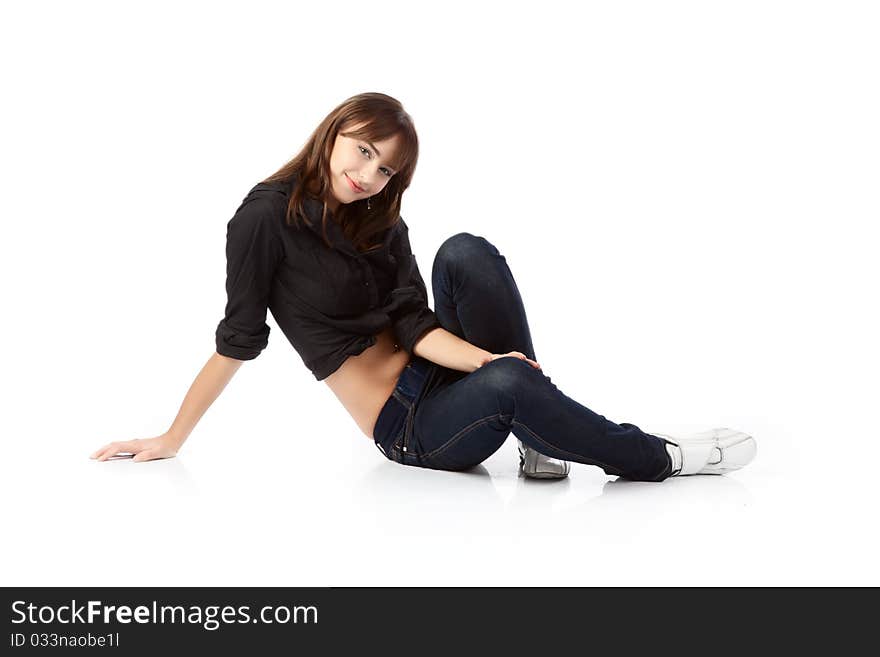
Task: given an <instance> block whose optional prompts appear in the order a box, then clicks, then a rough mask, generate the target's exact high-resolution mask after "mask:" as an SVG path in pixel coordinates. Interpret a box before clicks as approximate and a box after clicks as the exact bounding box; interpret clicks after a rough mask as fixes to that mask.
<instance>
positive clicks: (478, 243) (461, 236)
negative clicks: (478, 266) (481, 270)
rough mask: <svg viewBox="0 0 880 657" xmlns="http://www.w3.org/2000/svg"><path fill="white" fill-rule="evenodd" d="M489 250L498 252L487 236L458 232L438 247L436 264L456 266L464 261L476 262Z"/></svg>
mask: <svg viewBox="0 0 880 657" xmlns="http://www.w3.org/2000/svg"><path fill="white" fill-rule="evenodd" d="M487 252H490V253H497V250H496V249H495V247H494V246H493V245H492V243H491V242H489V240H487V239H486V238H485V237H480V236H479V235H473V234H471V233H456V234H455V235H453V236H452V237H448V238H446V240H445V241H444V242H443V244H441V245H440V248H439V249H437V255H436V256H435V257H434V265H435V267H436V266H438V265H439V266H445V267H452V268H454V267H457V266H459V265H460V264H463V263H468V262H475V259H477V258H479V257H481V256H483V255H485V254H486V253H487Z"/></svg>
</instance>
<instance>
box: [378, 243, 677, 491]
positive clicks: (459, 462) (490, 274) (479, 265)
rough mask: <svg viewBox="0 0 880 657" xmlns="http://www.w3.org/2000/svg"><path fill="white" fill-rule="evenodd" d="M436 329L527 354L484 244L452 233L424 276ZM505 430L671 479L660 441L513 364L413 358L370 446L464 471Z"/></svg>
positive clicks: (503, 263)
mask: <svg viewBox="0 0 880 657" xmlns="http://www.w3.org/2000/svg"><path fill="white" fill-rule="evenodd" d="M431 283H432V287H433V292H434V306H435V311H434V312H435V313H436V315H437V318H438V319H439V321H440V323H441V325H442V326H443V328H445V329H446V330H447V331H450V332H451V333H454V334H455V335H457V336H458V337H460V338H462V339H464V340H467V341H468V342H470V343H471V344H474V345H477V346H479V347H481V348H483V349H485V350H487V351H489V352H491V353H495V354H504V353H507V352H510V351H519V352H522V353H523V354H525V355H526V356H528V357H529V358H531V359H532V360H538V359H537V358H536V357H535V352H534V348H533V346H532V339H531V333H530V331H529V326H528V321H527V319H526V313H525V308H524V307H523V302H522V298H521V297H520V294H519V289H518V288H517V285H516V282H515V281H514V278H513V274H512V273H511V271H510V268H509V267H508V265H507V260H506V258H505V257H504V256H503V255H502V254H501V253H500V252H499V251H498V249H497V248H496V247H495V246H494V245H493V244H492V243H491V242H489V241H488V240H486V239H485V238H483V237H478V236H474V235H471V234H470V233H459V234H457V235H454V236H452V237H450V238H449V239H447V240H446V241H445V242H444V243H443V244H442V245H441V247H440V249H439V250H438V252H437V256H436V257H435V259H434V263H433V267H432V275H431ZM511 432H512V433H513V434H514V435H515V436H516V437H517V438H519V439H520V440H521V441H522V442H523V443H525V444H526V445H528V446H529V447H531V448H533V449H535V450H537V451H538V452H541V453H543V454H546V455H548V456H552V457H554V458H557V459H564V460H567V461H572V462H577V463H584V464H588V465H595V466H598V467H600V468H602V470H603V471H604V472H605V473H607V474H609V475H615V476H621V477H624V478H627V479H633V480H641V481H661V480H663V479H665V478H666V477H668V476H669V475H670V473H671V469H672V467H671V463H670V460H669V456H668V454H667V452H666V442H667V441H666V440H664V439H663V438H661V437H659V436H653V435H651V434H647V433H645V432H643V431H642V430H641V429H639V427H637V426H636V425H634V424H629V423H625V422H624V423H620V424H617V423H615V422H612V421H610V420H608V419H607V418H605V417H604V416H602V415H599V414H597V413H595V412H594V411H592V410H590V409H589V408H587V407H586V406H583V405H582V404H580V403H578V402H577V401H575V400H573V399H571V398H570V397H568V396H566V395H565V394H563V393H562V392H561V391H560V390H559V389H558V388H557V387H556V386H555V385H554V384H553V382H552V381H551V379H550V377H549V376H546V375H545V374H544V372H543V371H542V370H539V369H536V368H534V367H532V366H531V365H529V363H527V362H525V361H523V360H521V359H519V358H515V357H505V358H497V359H495V360H493V361H490V362H488V363H486V364H485V365H483V366H482V367H480V368H478V369H477V370H475V371H473V372H460V371H457V370H452V369H449V368H446V367H443V366H441V365H437V364H436V363H432V362H430V361H428V360H425V359H424V358H420V357H417V356H416V357H413V358H412V359H411V361H410V363H409V364H408V365H407V366H406V368H405V369H404V371H403V373H402V374H401V375H400V378H399V379H398V381H397V385H396V387H395V389H394V391H393V393H392V394H391V397H389V398H388V401H387V402H386V404H385V406H384V407H383V409H382V411H381V413H380V414H379V418H378V421H377V422H376V427H375V430H374V436H375V438H376V446H377V448H378V449H379V450H380V451H381V452H382V453H383V454H384V455H385V456H386V457H387V458H388V459H390V460H392V461H395V462H397V463H401V464H403V465H414V466H419V467H424V468H433V469H438V470H466V469H468V468H471V467H473V466H475V465H477V464H478V463H481V462H483V461H485V460H486V459H487V458H489V456H491V455H492V454H493V453H494V452H495V451H496V450H497V449H498V448H499V447H501V445H502V444H503V443H504V441H505V440H506V439H507V437H508V436H509V435H510V433H511Z"/></svg>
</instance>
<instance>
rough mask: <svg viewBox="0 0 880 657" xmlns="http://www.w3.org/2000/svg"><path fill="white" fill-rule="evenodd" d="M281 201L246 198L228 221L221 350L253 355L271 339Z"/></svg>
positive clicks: (225, 353)
mask: <svg viewBox="0 0 880 657" xmlns="http://www.w3.org/2000/svg"><path fill="white" fill-rule="evenodd" d="M277 214H278V210H277V206H275V205H273V204H272V203H271V202H269V201H268V200H266V199H262V198H253V199H246V200H245V201H244V202H243V203H242V205H241V206H239V208H238V210H237V211H236V213H235V215H234V216H233V217H232V219H230V220H229V222H228V223H227V225H226V299H227V300H226V313H225V316H224V317H223V319H222V320H221V321H220V323H219V324H218V325H217V331H216V344H217V353H218V354H221V355H223V356H228V357H230V358H236V359H238V360H252V359H254V358H256V357H257V356H258V355H259V354H260V352H261V351H262V350H263V349H265V348H266V345H267V344H268V342H269V326H268V325H267V324H266V310H267V308H268V305H269V293H270V291H271V289H272V283H273V279H274V277H275V270H276V268H277V267H278V264H279V262H281V259H282V258H283V247H282V244H281V235H280V223H279V219H278V216H277Z"/></svg>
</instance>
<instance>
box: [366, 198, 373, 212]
mask: <svg viewBox="0 0 880 657" xmlns="http://www.w3.org/2000/svg"><path fill="white" fill-rule="evenodd" d="M371 198H373V197H372V196H368V197H367V210H369V209H370V199H371Z"/></svg>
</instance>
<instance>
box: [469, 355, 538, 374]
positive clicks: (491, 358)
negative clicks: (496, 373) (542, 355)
mask: <svg viewBox="0 0 880 657" xmlns="http://www.w3.org/2000/svg"><path fill="white" fill-rule="evenodd" d="M506 356H512V357H513V358H519V359H520V360H524V361H526V362H527V363H528V364H529V365H531V366H532V367H534V368H535V369H536V370H539V369H541V366H540V365H538V363H536V362H535V361H533V360H532V359H531V358H529V357H528V356H526V355H525V354H524V353H522V352H519V351H510V352H508V353H506V354H490V355H489V356H487V357H486V358H485V359H484V360H483V362H482V363H480V367H482V366H483V365H485V364H486V363H488V362H489V361H493V360H495V359H496V358H504V357H506Z"/></svg>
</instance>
